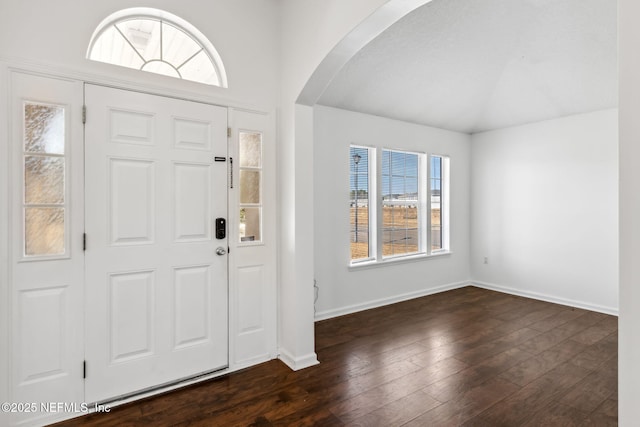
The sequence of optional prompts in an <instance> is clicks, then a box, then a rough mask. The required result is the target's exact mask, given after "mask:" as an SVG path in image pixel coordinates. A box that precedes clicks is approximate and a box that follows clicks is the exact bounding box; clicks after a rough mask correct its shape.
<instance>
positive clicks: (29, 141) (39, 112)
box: [24, 102, 65, 154]
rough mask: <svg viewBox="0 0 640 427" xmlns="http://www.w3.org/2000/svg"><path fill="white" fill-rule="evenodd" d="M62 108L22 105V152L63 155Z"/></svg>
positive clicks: (30, 104)
mask: <svg viewBox="0 0 640 427" xmlns="http://www.w3.org/2000/svg"><path fill="white" fill-rule="evenodd" d="M64 133H65V129H64V107H59V106H55V105H43V104H35V103H30V102H27V103H25V105H24V151H26V152H28V153H46V154H64V140H65V137H64Z"/></svg>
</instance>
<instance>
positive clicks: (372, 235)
mask: <svg viewBox="0 0 640 427" xmlns="http://www.w3.org/2000/svg"><path fill="white" fill-rule="evenodd" d="M352 148H358V149H363V150H367V153H368V154H367V160H368V165H367V178H368V181H369V185H368V188H367V206H368V209H369V212H368V214H369V223H368V224H367V228H368V231H369V236H368V243H369V249H368V253H369V256H368V257H366V258H358V259H355V260H354V259H351V263H352V264H359V263H369V262H371V261H375V259H376V253H377V247H378V238H377V235H378V233H377V232H373V231H375V230H376V224H377V211H378V209H377V208H375V209H373V207H375V200H377V199H378V197H377V184H376V183H377V176H376V174H375V171H376V168H375V167H372V166H371V165H372V164H373V165H375V164H376V162H377V150H376V148H375V147H371V146H366V145H359V144H350V145H349V206H351V196H350V194H351V162H352V160H351V149H352ZM349 209H351V207H349ZM349 218H351V212H349ZM349 247H351V223H349Z"/></svg>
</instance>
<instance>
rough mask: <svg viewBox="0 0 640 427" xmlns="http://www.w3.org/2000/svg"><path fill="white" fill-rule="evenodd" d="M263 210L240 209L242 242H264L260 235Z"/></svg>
mask: <svg viewBox="0 0 640 427" xmlns="http://www.w3.org/2000/svg"><path fill="white" fill-rule="evenodd" d="M261 210H262V209H261V208H240V241H241V242H254V241H260V240H262V236H261V235H260V229H261V224H260V223H261V221H260V213H261Z"/></svg>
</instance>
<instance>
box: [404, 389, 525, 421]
mask: <svg viewBox="0 0 640 427" xmlns="http://www.w3.org/2000/svg"><path fill="white" fill-rule="evenodd" d="M518 389H519V387H518V386H516V385H515V384H513V383H510V382H508V381H505V380H502V379H500V378H492V379H490V380H489V381H487V382H484V383H482V384H479V385H477V386H475V387H472V388H470V389H469V390H467V391H465V392H463V393H459V394H457V395H456V396H455V398H454V399H452V400H449V401H447V402H446V403H443V404H442V405H439V406H437V407H435V408H433V409H431V410H430V411H427V412H425V413H424V414H422V415H420V416H418V417H416V418H414V419H413V420H411V421H410V422H408V423H407V424H405V426H407V427H424V426H454V425H461V424H463V423H464V422H465V421H467V420H469V419H471V418H473V417H475V416H476V415H478V414H479V413H481V412H482V411H484V410H485V409H487V408H489V407H490V406H491V405H493V404H495V403H497V402H499V401H501V400H502V399H504V398H505V397H507V396H509V395H511V394H512V393H514V392H516V391H517V390H518Z"/></svg>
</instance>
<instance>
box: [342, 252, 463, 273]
mask: <svg viewBox="0 0 640 427" xmlns="http://www.w3.org/2000/svg"><path fill="white" fill-rule="evenodd" d="M452 253H453V252H451V251H442V252H436V253H433V254H429V255H427V254H416V255H408V256H403V257H397V258H386V259H382V260H371V261H362V262H357V263H355V264H349V271H352V270H353V271H355V270H363V269H368V268H377V267H384V266H389V265H395V264H404V263H408V262H418V261H424V260H427V259H431V258H440V257H443V256H448V255H451V254H452Z"/></svg>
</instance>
